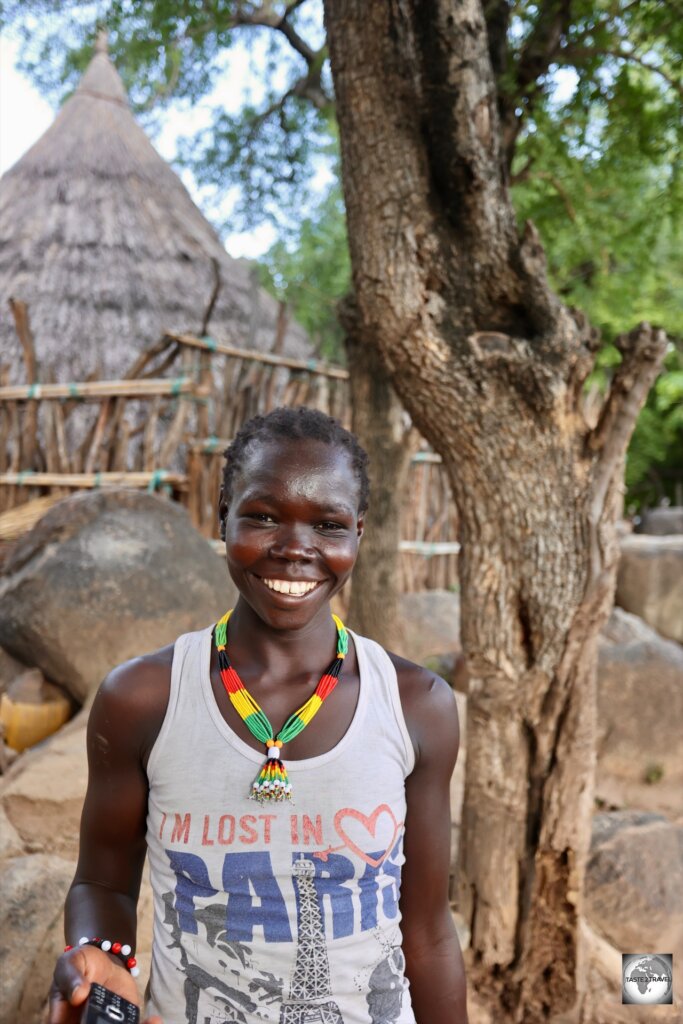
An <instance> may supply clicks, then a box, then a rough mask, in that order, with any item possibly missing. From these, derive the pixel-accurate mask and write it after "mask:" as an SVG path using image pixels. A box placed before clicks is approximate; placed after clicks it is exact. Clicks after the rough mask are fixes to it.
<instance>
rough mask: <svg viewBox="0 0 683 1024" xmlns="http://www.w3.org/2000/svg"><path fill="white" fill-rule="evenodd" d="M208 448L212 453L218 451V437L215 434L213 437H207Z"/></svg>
mask: <svg viewBox="0 0 683 1024" xmlns="http://www.w3.org/2000/svg"><path fill="white" fill-rule="evenodd" d="M206 447H207V450H208V451H210V452H215V451H216V448H217V447H218V438H217V437H216V435H215V434H212V435H211V437H207V439H206Z"/></svg>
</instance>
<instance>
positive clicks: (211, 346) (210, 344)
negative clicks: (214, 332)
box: [202, 334, 218, 352]
mask: <svg viewBox="0 0 683 1024" xmlns="http://www.w3.org/2000/svg"><path fill="white" fill-rule="evenodd" d="M202 341H205V342H206V347H207V348H208V350H209V352H216V351H217V349H218V345H217V343H216V339H215V338H212V337H211V336H210V335H209V334H205V335H204V337H203V338H202Z"/></svg>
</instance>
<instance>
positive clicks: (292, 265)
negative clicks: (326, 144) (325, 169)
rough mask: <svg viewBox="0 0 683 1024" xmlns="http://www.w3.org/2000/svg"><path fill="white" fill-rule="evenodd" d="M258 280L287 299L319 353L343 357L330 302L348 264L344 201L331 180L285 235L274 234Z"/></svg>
mask: <svg viewBox="0 0 683 1024" xmlns="http://www.w3.org/2000/svg"><path fill="white" fill-rule="evenodd" d="M262 280H263V283H264V284H265V286H266V287H267V288H268V289H269V290H270V291H271V292H272V293H273V294H274V295H275V296H276V297H277V298H279V299H281V300H283V301H285V302H287V304H288V305H289V306H290V308H291V309H292V311H293V313H294V315H295V316H296V319H297V320H298V321H299V322H300V323H301V324H302V325H303V326H304V327H305V328H306V330H307V331H308V333H309V335H310V336H311V338H312V339H313V342H314V344H315V346H316V350H317V352H318V353H319V354H320V355H321V356H322V357H323V358H325V359H330V360H333V361H335V362H344V358H345V354H344V346H343V340H344V339H343V336H342V330H341V327H340V326H339V322H338V320H337V316H336V313H335V308H336V305H337V302H338V301H339V299H341V298H342V297H343V296H344V295H346V293H347V292H348V290H349V286H350V280H351V268H350V263H349V250H348V244H347V240H346V221H345V217H344V203H343V199H342V196H341V191H340V189H339V184H338V182H337V181H335V182H334V183H333V184H332V186H331V188H330V190H329V192H328V193H327V195H325V196H324V197H323V199H322V200H321V201H320V202H319V203H318V204H317V206H316V207H315V209H314V210H313V212H312V214H311V215H310V216H309V217H305V218H304V219H303V220H302V221H301V223H300V224H298V225H297V227H296V229H295V231H294V232H293V234H292V237H291V238H288V239H279V240H278V241H277V242H275V244H274V245H273V246H272V247H271V248H270V249H269V251H268V252H267V253H266V254H265V256H264V257H263V264H262Z"/></svg>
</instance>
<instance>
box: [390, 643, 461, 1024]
mask: <svg viewBox="0 0 683 1024" xmlns="http://www.w3.org/2000/svg"><path fill="white" fill-rule="evenodd" d="M397 669H398V671H399V680H400V683H401V691H402V692H401V699H402V702H403V706H404V710H405V713H406V721H407V724H408V728H409V730H410V732H411V736H412V738H413V742H414V745H415V747H416V751H417V762H416V765H415V769H414V770H413V772H412V774H411V775H410V776H409V778H408V780H407V782H406V798H407V804H408V810H407V816H406V834H405V855H406V863H405V866H404V868H403V877H402V882H401V913H402V917H403V921H402V928H403V951H404V953H405V957H406V974H407V976H408V979H409V981H410V991H411V997H412V1002H413V1008H414V1011H415V1018H416V1020H417V1022H418V1024H467V1001H466V986H465V971H464V965H463V959H462V953H461V951H460V944H459V942H458V937H457V934H456V931H455V926H454V924H453V917H452V915H451V910H450V905H449V899H448V880H449V871H450V847H451V819H450V779H451V775H452V774H453V768H454V766H455V761H456V757H457V753H458V745H459V740H460V730H459V723H458V711H457V706H456V703H455V698H454V695H453V692H452V690H451V688H450V687H449V686H448V684H447V683H446V682H444V680H443V679H440V678H439V677H438V676H437V677H435V676H433V675H432V674H431V673H429V672H427V671H426V670H425V669H421V668H419V667H417V666H412V665H410V666H409V667H408V664H407V663H405V662H402V663H400V664H398V665H397Z"/></svg>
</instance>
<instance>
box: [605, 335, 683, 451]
mask: <svg viewBox="0 0 683 1024" xmlns="http://www.w3.org/2000/svg"><path fill="white" fill-rule="evenodd" d="M614 344H615V346H616V347H617V348H618V350H619V351H620V352H621V355H622V361H621V363H620V364H619V366H618V367H617V370H616V373H615V374H614V377H613V378H612V385H611V387H610V390H609V394H608V396H607V399H606V401H605V404H604V405H603V407H602V412H601V413H600V418H599V420H598V422H597V424H596V426H595V429H594V430H592V431H591V433H590V434H589V435H588V438H587V447H588V450H589V451H590V452H601V453H602V455H601V458H602V459H603V460H604V459H605V458H609V455H610V452H611V451H612V450H613V449H618V448H619V446H620V445H621V447H622V448H624V447H625V446H626V444H627V442H628V439H629V437H630V436H631V431H632V430H633V424H634V423H635V420H636V417H637V415H638V412H639V411H640V407H641V405H642V404H643V402H644V401H645V398H646V396H647V393H648V391H649V390H650V385H651V384H652V382H653V381H654V379H655V377H656V376H657V370H658V368H659V364H660V362H661V361H662V359H663V358H664V353H665V352H666V345H667V337H666V334H665V332H664V331H663V330H662V329H661V328H659V327H653V326H652V325H651V324H648V323H640V324H638V326H637V327H635V328H634V329H633V330H632V331H630V332H629V333H628V334H621V335H619V337H618V338H616V339H615V342H614Z"/></svg>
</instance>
